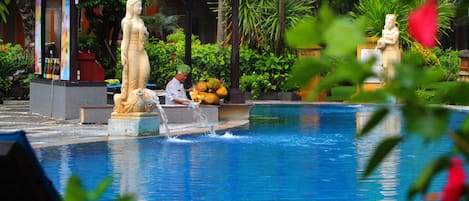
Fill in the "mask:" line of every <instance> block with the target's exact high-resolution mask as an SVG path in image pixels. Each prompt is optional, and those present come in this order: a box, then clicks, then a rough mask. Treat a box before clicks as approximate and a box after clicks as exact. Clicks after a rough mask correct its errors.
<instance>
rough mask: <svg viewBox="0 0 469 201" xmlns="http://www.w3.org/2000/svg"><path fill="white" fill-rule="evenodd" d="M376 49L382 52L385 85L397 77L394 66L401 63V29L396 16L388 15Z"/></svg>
mask: <svg viewBox="0 0 469 201" xmlns="http://www.w3.org/2000/svg"><path fill="white" fill-rule="evenodd" d="M376 49H379V50H380V52H381V61H382V63H383V79H384V83H386V82H388V81H389V80H391V79H392V78H394V76H395V69H394V64H395V63H398V62H400V61H401V51H400V49H399V29H398V28H397V27H396V15H395V14H387V15H386V21H385V25H384V29H383V31H382V35H381V38H379V40H378V43H377V45H376Z"/></svg>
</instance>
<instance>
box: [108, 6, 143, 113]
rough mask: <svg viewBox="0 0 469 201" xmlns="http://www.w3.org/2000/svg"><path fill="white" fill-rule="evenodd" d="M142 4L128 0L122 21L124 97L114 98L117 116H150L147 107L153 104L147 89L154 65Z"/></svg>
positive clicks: (122, 93)
mask: <svg viewBox="0 0 469 201" xmlns="http://www.w3.org/2000/svg"><path fill="white" fill-rule="evenodd" d="M141 12H142V0H128V1H127V4H126V13H125V17H124V18H123V19H122V22H121V26H122V32H123V37H122V43H121V63H122V66H123V69H122V87H121V93H120V94H115V95H114V104H115V106H114V112H117V113H129V112H145V111H146V112H150V111H147V110H150V109H149V108H147V109H146V108H145V105H148V104H150V102H152V100H151V97H150V96H149V95H148V94H146V92H145V91H146V90H145V89H146V85H147V82H148V76H149V74H150V62H149V60H148V55H147V52H146V50H145V43H146V41H147V38H148V31H147V28H146V27H145V24H144V23H143V20H142V19H141V18H140V13H141Z"/></svg>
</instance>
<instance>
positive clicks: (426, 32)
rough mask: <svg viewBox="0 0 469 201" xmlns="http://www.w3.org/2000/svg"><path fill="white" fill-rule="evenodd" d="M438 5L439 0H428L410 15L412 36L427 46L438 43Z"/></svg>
mask: <svg viewBox="0 0 469 201" xmlns="http://www.w3.org/2000/svg"><path fill="white" fill-rule="evenodd" d="M437 6H438V2H437V1H436V0H428V1H427V2H426V3H425V4H423V5H422V6H420V7H419V8H417V9H416V10H414V11H412V12H411V13H410V15H409V21H408V24H409V27H408V29H409V34H410V36H411V37H412V38H414V39H415V40H416V41H417V42H419V43H421V44H422V45H423V46H424V47H427V48H430V47H433V46H435V44H436V34H437V29H438V11H437Z"/></svg>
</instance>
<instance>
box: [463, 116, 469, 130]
mask: <svg viewBox="0 0 469 201" xmlns="http://www.w3.org/2000/svg"><path fill="white" fill-rule="evenodd" d="M461 129H462V132H464V133H469V116H467V117H466V119H465V120H464V122H463V124H462V128H461Z"/></svg>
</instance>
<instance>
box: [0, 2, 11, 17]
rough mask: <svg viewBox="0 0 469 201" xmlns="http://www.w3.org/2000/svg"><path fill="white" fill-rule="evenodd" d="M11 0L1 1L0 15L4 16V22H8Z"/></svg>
mask: <svg viewBox="0 0 469 201" xmlns="http://www.w3.org/2000/svg"><path fill="white" fill-rule="evenodd" d="M10 1H11V0H4V1H3V2H0V17H1V18H2V21H3V22H5V23H6V22H7V14H8V9H7V6H8V4H9V3H10Z"/></svg>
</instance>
